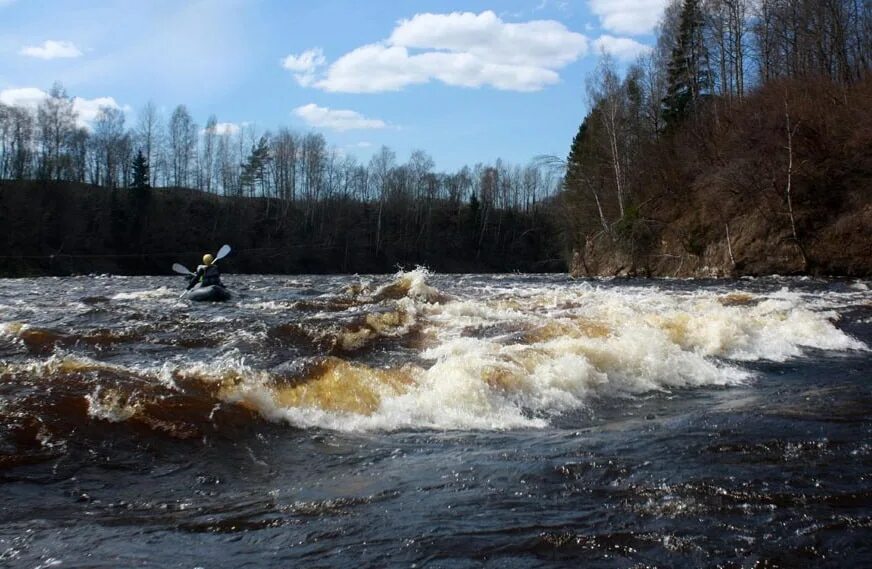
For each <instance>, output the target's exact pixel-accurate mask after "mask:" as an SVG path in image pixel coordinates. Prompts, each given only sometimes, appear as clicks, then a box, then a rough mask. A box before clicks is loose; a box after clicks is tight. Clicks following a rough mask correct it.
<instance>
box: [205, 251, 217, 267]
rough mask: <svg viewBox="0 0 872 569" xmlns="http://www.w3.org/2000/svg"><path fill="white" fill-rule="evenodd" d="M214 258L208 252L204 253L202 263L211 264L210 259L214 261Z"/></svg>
mask: <svg viewBox="0 0 872 569" xmlns="http://www.w3.org/2000/svg"><path fill="white" fill-rule="evenodd" d="M214 260H215V257H213V256H212V255H210V254H209V253H206V254H205V255H203V264H204V265H211V264H212V261H214Z"/></svg>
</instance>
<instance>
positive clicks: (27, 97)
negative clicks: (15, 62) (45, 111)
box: [0, 87, 48, 109]
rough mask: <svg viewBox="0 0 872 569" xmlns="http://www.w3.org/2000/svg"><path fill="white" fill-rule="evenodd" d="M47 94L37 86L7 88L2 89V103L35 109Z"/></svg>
mask: <svg viewBox="0 0 872 569" xmlns="http://www.w3.org/2000/svg"><path fill="white" fill-rule="evenodd" d="M47 96H48V94H47V93H46V92H45V91H43V90H42V89H38V88H36V87H22V88H20V89H5V90H3V91H0V103H3V104H4V105H9V106H16V107H27V108H28V109H35V108H36V107H37V106H38V105H39V104H40V103H41V102H42V100H43V99H45V98H46V97H47Z"/></svg>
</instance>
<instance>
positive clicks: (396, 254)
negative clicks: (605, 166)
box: [0, 84, 567, 274]
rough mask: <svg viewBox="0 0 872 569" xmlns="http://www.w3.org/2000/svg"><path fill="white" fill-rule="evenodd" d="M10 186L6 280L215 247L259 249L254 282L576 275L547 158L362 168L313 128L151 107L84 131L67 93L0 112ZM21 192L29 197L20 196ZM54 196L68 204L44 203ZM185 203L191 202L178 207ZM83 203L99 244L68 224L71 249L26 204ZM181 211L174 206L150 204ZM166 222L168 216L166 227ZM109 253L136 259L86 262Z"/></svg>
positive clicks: (0, 148)
mask: <svg viewBox="0 0 872 569" xmlns="http://www.w3.org/2000/svg"><path fill="white" fill-rule="evenodd" d="M0 180H8V181H10V182H16V183H9V184H5V185H4V188H3V192H5V193H7V194H9V196H3V195H0V205H2V204H3V202H4V201H5V202H6V203H7V204H11V203H12V202H14V203H15V204H16V205H15V207H12V206H11V205H10V206H8V207H5V208H2V207H0V216H2V221H3V225H4V226H5V227H6V228H7V229H6V230H7V231H8V232H9V234H8V235H7V239H6V244H7V247H6V251H7V253H10V252H11V253H12V254H13V257H14V256H15V255H18V256H19V258H18V259H17V260H15V259H12V260H8V261H6V262H5V263H6V270H5V271H3V272H5V273H6V274H21V273H33V272H41V271H43V272H53V273H68V272H89V271H91V270H96V269H95V267H103V268H104V270H113V267H115V268H116V270H123V271H126V272H148V271H159V272H165V271H166V267H167V266H168V265H167V264H166V262H165V259H163V260H162V261H161V263H163V264H160V265H157V264H154V263H152V261H150V260H148V259H146V256H147V255H148V254H155V255H162V254H163V252H164V251H166V247H164V245H165V244H167V243H173V244H175V245H174V247H173V248H174V249H176V250H178V249H179V247H178V245H179V244H182V243H184V244H187V248H191V247H194V248H197V249H199V248H202V249H204V250H209V249H211V248H213V247H214V245H215V243H219V242H229V243H232V244H234V246H236V248H237V249H239V248H242V247H246V248H249V249H251V251H250V252H249V254H250V260H251V259H260V261H257V262H248V264H245V263H244V262H242V261H239V262H242V263H243V264H244V268H245V269H246V270H251V271H255V272H262V271H266V272H270V271H271V272H298V271H315V272H344V271H358V272H360V271H365V272H373V271H376V272H384V271H393V270H395V269H396V266H397V265H398V264H401V265H405V266H410V265H414V264H416V263H422V264H429V265H430V266H431V268H433V269H435V270H463V271H479V270H480V271H503V270H525V271H553V270H565V267H566V265H565V258H566V256H567V255H566V250H567V245H566V242H565V241H563V240H562V239H561V235H562V234H561V232H560V229H559V228H558V227H557V226H556V225H555V223H554V220H553V215H552V212H553V198H554V195H555V194H556V193H557V192H558V191H559V189H560V182H561V181H560V177H559V175H557V174H555V173H554V172H553V171H552V169H550V168H548V167H543V166H542V165H539V164H537V163H531V164H529V165H527V166H523V167H522V166H517V165H510V164H507V163H505V162H503V161H502V160H497V161H496V162H495V163H494V164H481V163H479V164H476V165H474V166H472V167H468V166H464V167H463V168H461V169H459V170H458V171H456V172H451V173H442V172H437V171H435V170H434V162H433V160H432V158H431V157H430V156H429V155H428V154H427V153H426V152H424V151H420V150H418V151H414V152H412V154H411V156H410V157H409V158H408V160H406V161H405V162H401V161H399V160H398V159H397V156H396V154H395V153H394V152H393V151H392V150H391V149H389V148H387V147H382V148H381V149H379V150H378V151H377V152H376V153H375V154H374V155H373V156H372V158H371V160H369V162H368V163H361V162H359V161H358V160H357V158H356V157H354V156H351V155H345V154H343V153H342V152H340V151H339V150H337V149H336V148H331V147H329V146H328V144H327V141H326V139H325V138H324V137H323V136H322V135H321V134H318V133H311V132H310V133H305V134H301V133H297V132H294V131H292V130H289V129H287V128H280V129H278V130H277V131H274V132H270V131H266V132H263V133H258V132H257V131H256V129H255V127H253V126H251V125H242V126H236V125H230V124H227V123H223V124H222V123H218V122H217V119H216V118H215V117H210V118H209V120H208V121H207V122H206V125H205V126H204V127H202V128H201V127H200V126H198V125H197V124H196V123H195V121H194V120H193V118H192V117H191V115H190V113H189V112H188V110H187V109H186V107H185V106H184V105H179V106H178V107H176V108H175V109H174V110H173V112H172V113H171V114H170V116H169V117H168V118H166V120H164V119H163V118H162V117H161V116H160V112H159V111H158V109H157V107H156V106H155V105H154V104H152V103H149V104H147V105H145V107H143V108H142V109H141V110H140V111H139V113H138V118H137V121H136V124H135V125H134V126H133V127H132V128H127V126H126V124H125V115H124V113H123V112H122V111H121V110H120V109H118V108H115V107H111V106H105V107H102V108H100V110H99V112H98V114H97V116H96V118H95V119H94V120H93V121H92V122H91V123H90V124H89V125H83V124H81V123H80V121H79V120H78V116H77V114H76V110H75V106H74V100H73V99H72V98H71V97H70V96H69V95H68V94H67V93H66V91H65V89H64V88H63V87H62V86H61V85H59V84H55V85H54V86H53V87H52V89H51V91H50V92H49V93H48V94H47V96H46V97H45V98H44V100H42V101H41V102H39V104H38V105H36V106H35V107H27V106H8V105H2V104H0ZM30 182H34V183H30ZM85 186H92V187H95V188H100V189H101V190H102V191H104V192H105V193H106V195H105V196H102V197H101V195H100V194H99V193H98V194H95V193H93V192H90V191H85V189H83V188H85ZM21 188H28V191H29V192H31V194H30V195H29V197H28V195H18V194H16V195H15V196H12V194H11V193H10V192H15V191H19V192H20V191H21ZM37 188H44V190H37ZM157 188H163V190H160V191H158V190H157ZM45 191H48V192H55V193H57V194H58V195H57V196H56V197H54V198H51V199H48V198H46V197H45V195H44V192H45ZM192 191H193V193H192ZM167 192H170V193H172V192H176V193H178V196H175V197H174V196H171V195H170V194H168V193H167ZM4 197H7V198H8V199H5V200H4ZM176 197H178V198H182V197H184V199H183V201H182V202H181V203H182V204H183V206H184V207H182V210H181V211H180V210H178V209H177V208H178V207H179V205H178V204H179V202H178V200H176ZM218 198H220V199H218ZM75 199H84V200H86V202H87V204H88V207H87V208H86V212H87V213H86V214H85V215H86V216H87V217H89V218H91V227H92V228H96V229H95V231H97V232H99V233H100V234H101V235H102V237H101V238H99V239H96V238H89V237H87V235H86V233H87V232H86V231H85V230H84V229H83V228H84V227H85V225H82V224H79V223H77V222H74V221H73V220H66V221H65V222H64V223H67V226H66V229H65V230H64V231H65V233H64V234H65V239H63V240H61V241H57V240H55V239H51V238H47V237H46V236H47V235H48V236H50V235H51V234H52V232H51V231H48V230H46V231H48V232H46V231H43V230H42V229H40V231H42V233H39V234H36V233H35V232H36V231H37V228H44V226H45V223H44V219H43V218H52V219H56V218H57V219H60V218H63V219H66V218H65V217H64V215H63V213H58V216H60V217H57V216H49V215H47V214H46V215H44V216H43V218H40V217H39V215H40V214H39V212H38V211H37V210H33V208H32V207H31V208H29V207H28V205H30V206H33V205H38V204H41V203H43V202H44V201H45V200H48V201H45V203H49V204H57V203H61V202H64V203H66V202H69V201H70V200H73V201H74V200H75ZM28 200H29V201H28ZM156 204H158V205H156ZM171 204H172V205H173V208H176V209H173V208H170V209H164V210H162V211H161V210H153V209H152V208H154V207H158V206H159V207H161V208H163V207H169V206H170V205H171ZM19 208H23V210H20V209H19ZM226 208H230V209H226ZM20 211H27V212H30V215H22V214H21V213H20ZM225 211H227V212H230V213H229V214H227V215H225V214H224V213H221V212H225ZM198 212H199V213H198ZM161 214H163V215H166V216H168V217H169V218H170V219H171V222H170V223H159V222H158V220H157V217H158V216H160V215H161ZM230 214H232V215H230ZM234 215H235V216H236V218H238V219H244V220H247V221H246V223H240V222H239V221H238V219H237V220H236V221H234V219H233V216H234ZM201 217H205V220H203V219H200V218H201ZM146 226H148V227H150V229H148V230H146V229H144V228H145V227H146ZM119 227H122V228H126V229H124V230H121V229H118V228H119ZM13 228H15V229H14V230H13ZM112 228H114V229H112ZM54 231H60V229H57V230H54ZM129 231H133V233H129ZM107 232H108V233H107ZM191 235H193V236H194V237H193V238H192V237H190V236H191ZM206 235H208V238H205V237H204V236H206ZM103 238H105V239H106V240H107V241H106V243H103V242H102V241H100V240H101V239H103ZM97 242H100V245H97ZM34 244H38V245H34ZM182 249H183V250H185V247H183V248H182ZM255 250H256V251H255ZM263 250H269V256H270V258H269V260H268V262H267V260H266V258H265V257H264V255H266V253H263ZM337 251H340V252H337ZM280 252H281V253H280ZM98 253H99V254H100V255H103V256H104V257H105V258H109V257H108V256H110V255H113V254H115V255H117V256H118V258H119V259H127V261H118V262H117V263H115V262H108V261H106V262H104V261H100V262H97V261H92V260H91V261H89V260H88V259H92V258H91V257H88V256H87V255H90V254H98ZM40 256H41V257H44V259H42V260H40V259H38V257H40ZM25 257H26V258H30V259H31V260H30V261H28V260H27V259H26V258H25ZM45 259H50V260H51V263H47V262H45ZM61 259H66V261H64V262H63V263H61V262H60V260H61ZM75 259H78V260H77V261H74V260H75Z"/></svg>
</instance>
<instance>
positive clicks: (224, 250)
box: [173, 243, 230, 298]
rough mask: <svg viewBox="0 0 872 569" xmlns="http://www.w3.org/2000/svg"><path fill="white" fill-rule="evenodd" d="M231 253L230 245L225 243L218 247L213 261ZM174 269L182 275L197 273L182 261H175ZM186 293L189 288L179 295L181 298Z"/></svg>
mask: <svg viewBox="0 0 872 569" xmlns="http://www.w3.org/2000/svg"><path fill="white" fill-rule="evenodd" d="M229 254H230V245H227V244H226V243H225V244H224V245H222V246H221V248H220V249H218V252H217V253H216V254H215V259H214V260H213V261H212V263H215V262H217V261H218V260H219V259H223V258H224V257H226V256H227V255H229ZM173 270H174V271H175V272H177V273H179V274H181V275H188V276H193V275H195V274H196V273H192V272H191V271H189V270H188V269H187V268H185V266H184V265H182V264H181V263H173ZM186 294H188V291H187V290H185V291H184V292H182V294H180V295H179V298H183V297H184V296H185V295H186Z"/></svg>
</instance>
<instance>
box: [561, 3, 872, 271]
mask: <svg viewBox="0 0 872 569" xmlns="http://www.w3.org/2000/svg"><path fill="white" fill-rule="evenodd" d="M870 64H872V2H869V1H868V0H864V1H858V0H821V1H814V2H812V1H809V0H758V1H751V0H673V2H671V3H670V4H669V6H668V7H667V9H666V12H665V14H664V17H663V19H662V21H661V24H660V27H659V30H658V34H657V42H656V46H655V48H654V49H653V50H652V51H651V52H650V53H649V54H647V55H645V56H644V57H642V58H640V59H639V60H638V61H637V62H636V63H635V64H633V65H631V66H629V68H628V69H627V70H626V72H625V73H624V74H623V75H619V73H618V72H617V70H616V68H615V65H614V63H613V62H612V61H611V60H610V59H609V58H608V57H604V58H603V59H602V61H601V62H600V65H599V66H598V68H597V71H596V72H595V73H594V74H593V75H592V76H590V77H589V78H588V83H587V95H588V102H589V108H590V112H589V113H588V114H587V116H586V117H585V118H584V120H583V122H582V123H581V125H580V127H579V130H578V133H577V135H576V136H575V138H574V140H573V142H572V145H571V148H570V152H569V156H568V159H567V160H566V162H565V163H561V167H565V173H566V176H565V180H564V188H563V189H564V191H563V193H562V196H561V197H562V202H563V204H564V206H565V207H564V208H562V211H563V212H564V218H563V219H564V224H565V225H566V227H567V228H568V230H569V232H570V233H571V234H572V235H573V237H572V239H571V240H572V241H573V243H574V246H575V255H574V259H573V265H574V266H573V270H574V272H576V273H577V274H590V273H599V274H602V273H616V274H679V275H687V274H742V273H753V274H759V273H772V272H779V273H799V272H823V273H841V274H845V273H847V274H868V273H869V272H872V251H870V250H869V249H870V237H869V231H868V228H869V227H870V225H869V223H870V222H872V219H870V215H872V213H870V208H869V204H870V203H872V202H870V200H872V169H870V164H869V162H868V158H867V156H868V149H869V148H872V125H870V124H869V120H868V117H869V116H870V113H869V108H870V104H872V100H870V95H872V85H870V76H869V69H870ZM864 226H865V228H864Z"/></svg>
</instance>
